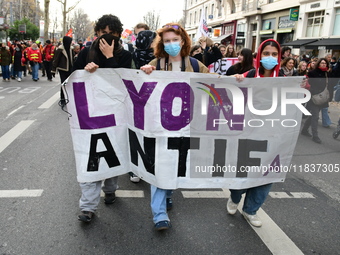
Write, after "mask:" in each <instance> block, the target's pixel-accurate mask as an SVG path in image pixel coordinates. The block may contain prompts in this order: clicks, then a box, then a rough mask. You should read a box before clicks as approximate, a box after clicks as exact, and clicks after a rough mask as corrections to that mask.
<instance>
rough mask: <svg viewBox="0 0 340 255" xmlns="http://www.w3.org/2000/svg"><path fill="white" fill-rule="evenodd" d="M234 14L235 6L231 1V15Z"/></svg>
mask: <svg viewBox="0 0 340 255" xmlns="http://www.w3.org/2000/svg"><path fill="white" fill-rule="evenodd" d="M235 12H236V5H235V1H234V0H232V1H231V13H235Z"/></svg>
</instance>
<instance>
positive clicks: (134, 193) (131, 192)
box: [100, 190, 144, 197]
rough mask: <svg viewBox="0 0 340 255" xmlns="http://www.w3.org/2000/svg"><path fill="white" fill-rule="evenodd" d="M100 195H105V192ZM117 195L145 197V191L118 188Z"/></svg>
mask: <svg viewBox="0 0 340 255" xmlns="http://www.w3.org/2000/svg"><path fill="white" fill-rule="evenodd" d="M100 195H101V196H102V197H104V192H103V191H101V194H100ZM116 197H144V191H143V190H117V191H116Z"/></svg>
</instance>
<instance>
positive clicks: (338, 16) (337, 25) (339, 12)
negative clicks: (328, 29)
mask: <svg viewBox="0 0 340 255" xmlns="http://www.w3.org/2000/svg"><path fill="white" fill-rule="evenodd" d="M333 35H340V8H338V9H336V13H335V20H334V28H333Z"/></svg>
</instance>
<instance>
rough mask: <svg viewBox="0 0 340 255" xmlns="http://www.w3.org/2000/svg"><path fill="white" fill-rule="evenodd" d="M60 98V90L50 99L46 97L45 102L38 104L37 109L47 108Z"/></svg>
mask: <svg viewBox="0 0 340 255" xmlns="http://www.w3.org/2000/svg"><path fill="white" fill-rule="evenodd" d="M59 98H60V92H57V93H55V94H54V95H53V96H52V97H51V98H50V99H48V100H47V101H46V102H45V103H43V104H42V105H40V106H39V107H38V109H48V108H50V107H51V106H52V105H53V104H55V103H56V102H57V101H58V100H59Z"/></svg>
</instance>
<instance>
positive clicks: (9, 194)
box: [0, 189, 44, 198]
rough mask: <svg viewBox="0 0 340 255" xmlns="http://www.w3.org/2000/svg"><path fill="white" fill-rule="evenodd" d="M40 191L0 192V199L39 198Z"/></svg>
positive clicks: (41, 191)
mask: <svg viewBox="0 0 340 255" xmlns="http://www.w3.org/2000/svg"><path fill="white" fill-rule="evenodd" d="M43 191H44V190H42V189H31V190H28V189H23V190H0V198H5V197H40V196H41V194H42V193H43Z"/></svg>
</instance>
